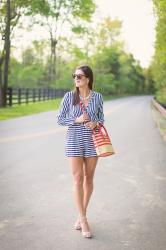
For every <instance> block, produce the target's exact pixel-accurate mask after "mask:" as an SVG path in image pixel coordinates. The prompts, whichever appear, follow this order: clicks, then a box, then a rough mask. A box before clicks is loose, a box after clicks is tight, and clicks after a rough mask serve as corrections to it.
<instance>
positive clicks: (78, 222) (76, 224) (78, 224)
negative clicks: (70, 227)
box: [74, 218, 81, 230]
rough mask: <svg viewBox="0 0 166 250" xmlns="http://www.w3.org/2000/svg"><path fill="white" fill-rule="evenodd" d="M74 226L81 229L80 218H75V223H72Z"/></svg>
mask: <svg viewBox="0 0 166 250" xmlns="http://www.w3.org/2000/svg"><path fill="white" fill-rule="evenodd" d="M74 228H75V229H76V230H81V223H80V218H78V219H77V221H76V223H75V224H74Z"/></svg>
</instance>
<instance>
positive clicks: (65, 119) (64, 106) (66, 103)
mask: <svg viewBox="0 0 166 250" xmlns="http://www.w3.org/2000/svg"><path fill="white" fill-rule="evenodd" d="M71 101H72V95H71V93H70V92H67V93H66V94H65V95H64V97H63V99H62V101H61V104H60V109H59V111H58V116H57V123H58V124H59V125H62V126H69V125H73V124H74V123H75V117H74V116H73V115H72V114H71V113H70V106H71V105H70V104H71Z"/></svg>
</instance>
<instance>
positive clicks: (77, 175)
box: [69, 157, 85, 216]
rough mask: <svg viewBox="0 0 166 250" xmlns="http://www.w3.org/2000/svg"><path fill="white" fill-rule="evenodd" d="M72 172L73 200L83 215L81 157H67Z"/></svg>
mask: <svg viewBox="0 0 166 250" xmlns="http://www.w3.org/2000/svg"><path fill="white" fill-rule="evenodd" d="M69 161H70V165H71V169H72V174H73V178H74V190H73V191H74V200H75V203H76V207H77V209H78V212H79V215H80V216H85V209H84V205H83V199H84V198H83V197H84V193H83V192H84V191H83V178H84V171H83V163H84V159H83V157H70V158H69Z"/></svg>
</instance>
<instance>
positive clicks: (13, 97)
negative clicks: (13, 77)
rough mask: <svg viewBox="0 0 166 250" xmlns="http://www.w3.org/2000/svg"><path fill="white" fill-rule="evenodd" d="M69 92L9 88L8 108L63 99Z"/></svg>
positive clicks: (63, 90)
mask: <svg viewBox="0 0 166 250" xmlns="http://www.w3.org/2000/svg"><path fill="white" fill-rule="evenodd" d="M67 91H69V90H68V89H51V88H43V89H41V88H39V89H34V88H11V87H10V88H8V89H7V106H13V105H16V104H19V105H21V104H22V103H26V104H28V103H30V102H40V101H47V100H50V99H55V98H58V97H63V96H64V94H65V93H66V92H67Z"/></svg>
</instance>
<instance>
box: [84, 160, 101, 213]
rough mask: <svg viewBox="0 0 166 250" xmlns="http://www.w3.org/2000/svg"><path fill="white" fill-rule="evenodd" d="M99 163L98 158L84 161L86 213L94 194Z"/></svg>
mask: <svg viewBox="0 0 166 250" xmlns="http://www.w3.org/2000/svg"><path fill="white" fill-rule="evenodd" d="M97 161H98V157H96V156H94V157H87V158H85V160H84V182H83V190H84V202H83V204H84V209H85V213H86V210H87V207H88V203H89V200H90V197H91V194H92V192H93V177H94V173H95V169H96V164H97Z"/></svg>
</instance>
